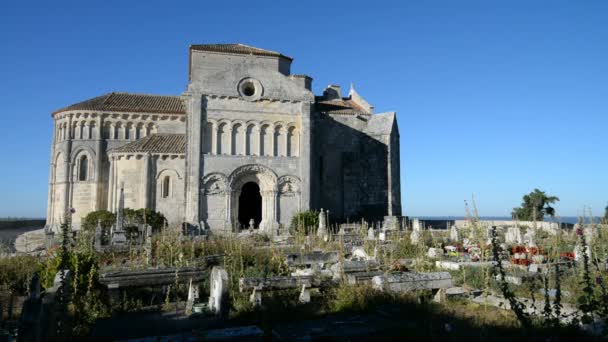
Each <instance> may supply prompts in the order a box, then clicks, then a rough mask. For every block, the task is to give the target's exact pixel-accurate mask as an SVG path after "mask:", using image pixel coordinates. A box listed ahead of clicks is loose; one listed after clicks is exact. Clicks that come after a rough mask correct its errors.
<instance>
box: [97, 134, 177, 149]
mask: <svg viewBox="0 0 608 342" xmlns="http://www.w3.org/2000/svg"><path fill="white" fill-rule="evenodd" d="M109 152H110V153H138V152H150V153H166V154H184V153H186V135H185V134H166V133H157V134H152V135H149V136H147V137H144V138H141V139H139V140H135V141H133V142H131V143H128V144H126V145H123V146H121V147H117V148H114V149H111V150H110V151H109Z"/></svg>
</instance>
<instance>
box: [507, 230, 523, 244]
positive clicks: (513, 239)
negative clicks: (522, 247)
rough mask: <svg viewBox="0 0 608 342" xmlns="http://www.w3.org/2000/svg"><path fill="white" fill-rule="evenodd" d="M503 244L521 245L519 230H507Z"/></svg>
mask: <svg viewBox="0 0 608 342" xmlns="http://www.w3.org/2000/svg"><path fill="white" fill-rule="evenodd" d="M505 242H506V243H517V244H521V243H522V242H523V240H522V238H521V229H519V227H509V228H507V233H506V234H505Z"/></svg>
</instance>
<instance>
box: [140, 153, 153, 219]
mask: <svg viewBox="0 0 608 342" xmlns="http://www.w3.org/2000/svg"><path fill="white" fill-rule="evenodd" d="M150 159H151V158H150V153H146V154H145V155H144V158H143V161H144V167H143V171H142V172H143V180H144V184H143V191H142V201H141V203H142V205H143V207H144V208H149V207H150Z"/></svg>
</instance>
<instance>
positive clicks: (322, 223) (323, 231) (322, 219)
mask: <svg viewBox="0 0 608 342" xmlns="http://www.w3.org/2000/svg"><path fill="white" fill-rule="evenodd" d="M317 236H318V237H320V238H325V237H326V236H327V216H325V213H324V212H323V208H321V212H319V227H318V229H317Z"/></svg>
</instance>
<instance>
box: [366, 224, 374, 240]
mask: <svg viewBox="0 0 608 342" xmlns="http://www.w3.org/2000/svg"><path fill="white" fill-rule="evenodd" d="M367 239H368V240H375V239H376V232H375V231H374V228H373V227H369V229H367Z"/></svg>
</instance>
